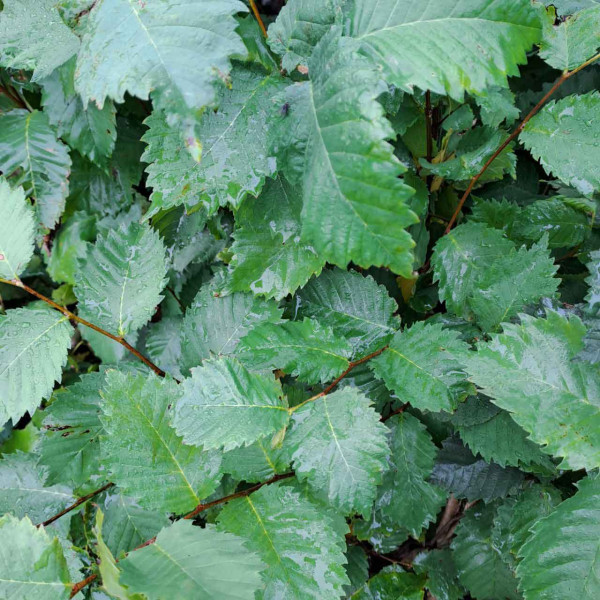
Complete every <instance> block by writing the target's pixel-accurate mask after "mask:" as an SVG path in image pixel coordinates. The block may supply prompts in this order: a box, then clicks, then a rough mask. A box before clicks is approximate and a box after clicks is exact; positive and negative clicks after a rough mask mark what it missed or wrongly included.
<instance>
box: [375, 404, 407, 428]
mask: <svg viewBox="0 0 600 600" xmlns="http://www.w3.org/2000/svg"><path fill="white" fill-rule="evenodd" d="M409 406H410V402H406V403H405V404H403V405H402V406H401V407H400V408H398V409H397V410H394V411H392V412H391V413H390V414H389V415H388V416H387V417H383V418H382V419H381V422H382V423H385V422H386V421H387V420H388V419H391V418H392V417H395V416H396V415H401V414H402V413H403V412H404V411H405V410H406V409H407V408H408V407H409Z"/></svg>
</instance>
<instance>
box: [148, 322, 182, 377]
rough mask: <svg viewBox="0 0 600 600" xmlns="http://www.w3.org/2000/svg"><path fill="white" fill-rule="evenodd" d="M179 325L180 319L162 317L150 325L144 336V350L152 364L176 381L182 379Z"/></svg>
mask: <svg viewBox="0 0 600 600" xmlns="http://www.w3.org/2000/svg"><path fill="white" fill-rule="evenodd" d="M181 324H182V318H181V317H179V316H177V317H163V319H162V320H161V321H159V322H158V323H151V324H150V325H149V327H148V333H147V335H146V350H147V352H148V357H149V358H150V360H151V361H152V362H154V364H157V365H160V366H161V368H162V369H164V370H165V371H166V372H167V373H169V374H170V375H172V376H173V377H175V378H176V379H183V375H182V373H181V369H180V367H179V365H180V364H181V352H182V350H181Z"/></svg>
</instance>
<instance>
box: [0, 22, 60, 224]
mask: <svg viewBox="0 0 600 600" xmlns="http://www.w3.org/2000/svg"><path fill="white" fill-rule="evenodd" d="M0 14H2V13H0ZM70 167H71V159H70V158H69V154H68V149H67V147H66V146H65V145H64V144H63V143H62V142H61V141H60V140H59V139H58V137H57V134H56V132H55V131H54V129H52V127H51V126H50V122H49V121H48V117H47V116H46V114H45V113H43V112H40V111H37V110H34V111H33V112H27V111H26V110H12V111H10V112H9V113H6V114H0V171H2V172H3V173H4V174H5V175H7V176H8V175H10V174H12V173H15V171H16V172H17V174H16V175H14V176H12V177H11V182H15V183H16V184H23V185H24V187H25V190H26V192H27V194H28V195H30V196H32V197H33V198H34V200H35V207H36V213H37V220H38V221H39V222H41V223H42V225H44V226H45V227H48V228H52V227H53V226H54V225H55V224H56V222H57V221H58V219H59V217H60V215H61V214H62V211H63V209H64V207H65V199H66V197H67V194H68V190H69V182H68V180H67V177H68V175H69V169H70ZM13 185H14V184H13Z"/></svg>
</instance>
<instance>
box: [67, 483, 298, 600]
mask: <svg viewBox="0 0 600 600" xmlns="http://www.w3.org/2000/svg"><path fill="white" fill-rule="evenodd" d="M293 476H294V473H282V474H281V475H275V476H274V477H271V479H267V480H266V481H263V482H262V483H257V484H256V485H254V486H252V487H250V488H248V489H246V490H242V491H241V492H236V493H235V494H229V496H223V498H218V499H217V500H213V501H212V502H207V503H206V504H199V505H198V506H196V508H194V510H192V511H191V512H189V513H187V514H186V515H185V516H184V517H183V518H184V519H193V518H194V517H195V516H196V515H198V514H199V513H201V512H202V511H205V510H208V509H209V508H212V507H213V506H218V505H219V504H224V503H225V502H229V501H230V500H235V499H236V498H244V497H246V496H249V495H250V494H252V493H253V492H256V491H257V490H259V489H260V488H261V487H264V486H265V485H271V484H272V483H277V482H278V481H281V480H282V479H288V478H289V477H293ZM155 541H156V536H155V537H153V538H150V539H149V540H146V541H145V542H144V543H143V544H140V545H139V546H137V548H134V549H133V550H131V552H135V551H136V550H141V549H142V548H145V547H146V546H151V545H152V544H154V542H155ZM127 554H129V552H128V553H127ZM127 554H126V556H127ZM117 562H119V561H118V560H117ZM97 578H98V575H96V574H95V573H94V574H92V575H90V576H89V577H86V578H85V579H83V580H82V581H80V582H78V583H76V584H75V585H74V586H73V588H72V589H71V594H70V596H69V598H73V596H75V595H76V594H77V593H79V592H80V591H81V590H82V589H83V588H84V587H86V586H87V585H88V584H90V583H92V581H95V580H96V579H97Z"/></svg>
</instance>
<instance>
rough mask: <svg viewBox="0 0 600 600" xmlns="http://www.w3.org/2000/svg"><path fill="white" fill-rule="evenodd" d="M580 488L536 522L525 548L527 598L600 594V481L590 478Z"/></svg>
mask: <svg viewBox="0 0 600 600" xmlns="http://www.w3.org/2000/svg"><path fill="white" fill-rule="evenodd" d="M577 487H578V488H579V491H578V492H577V493H576V494H575V495H574V496H573V497H571V498H569V499H567V500H565V501H564V502H563V503H562V504H560V505H559V506H558V507H557V508H556V510H555V511H554V512H552V513H551V514H550V515H548V516H547V517H546V518H544V519H541V520H539V521H537V522H536V523H535V524H534V525H533V528H532V532H533V533H532V535H531V537H530V538H529V540H528V541H527V542H526V544H525V545H524V546H523V547H522V548H521V550H520V552H519V554H520V556H521V557H522V559H523V560H522V561H521V564H520V565H519V566H518V568H517V573H518V575H519V578H520V580H521V584H520V586H519V587H520V589H521V591H522V592H523V595H524V597H525V599H526V600H542V599H544V600H550V599H552V600H554V599H555V598H575V597H577V596H579V597H581V598H590V599H591V598H596V597H597V596H598V595H599V594H600V575H599V573H598V568H597V562H598V552H599V551H600V532H599V531H598V529H599V523H600V479H599V478H598V477H596V476H588V477H586V478H585V479H583V480H582V481H580V482H579V483H578V484H577Z"/></svg>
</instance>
